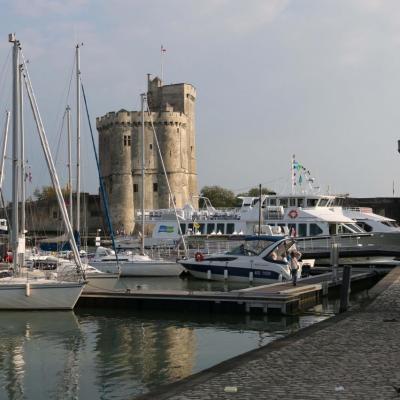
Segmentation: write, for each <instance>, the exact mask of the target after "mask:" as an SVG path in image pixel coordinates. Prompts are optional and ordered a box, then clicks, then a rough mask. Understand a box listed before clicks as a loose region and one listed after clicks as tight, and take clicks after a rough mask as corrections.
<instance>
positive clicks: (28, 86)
mask: <svg viewBox="0 0 400 400" xmlns="http://www.w3.org/2000/svg"><path fill="white" fill-rule="evenodd" d="M24 66H25V74H24V82H25V87H26V91H27V93H28V98H29V102H30V105H31V108H32V112H33V118H34V120H35V123H36V127H37V130H38V133H39V138H40V143H41V145H42V149H43V152H44V155H45V158H46V163H47V167H48V168H49V173H50V178H51V181H52V183H53V188H54V190H55V192H56V196H57V201H58V205H59V207H60V211H61V216H62V219H63V221H64V225H65V229H66V231H67V233H68V238H69V242H70V245H71V249H72V253H73V256H74V259H75V263H76V265H77V269H78V272H80V273H81V274H82V277H83V278H84V279H85V271H84V270H83V268H82V261H81V258H80V256H79V250H78V247H77V245H76V242H75V238H74V233H73V230H72V226H71V223H70V221H69V218H68V211H67V207H66V206H65V201H64V198H63V195H62V192H61V186H60V181H59V179H58V176H57V172H56V168H55V165H54V161H53V158H52V156H51V152H50V146H49V143H48V141H47V137H46V132H45V130H44V126H43V121H42V118H41V116H40V113H39V108H38V105H37V102H36V98H35V95H34V93H33V88H32V83H31V80H30V77H29V73H28V70H27V68H26V62H25V60H24Z"/></svg>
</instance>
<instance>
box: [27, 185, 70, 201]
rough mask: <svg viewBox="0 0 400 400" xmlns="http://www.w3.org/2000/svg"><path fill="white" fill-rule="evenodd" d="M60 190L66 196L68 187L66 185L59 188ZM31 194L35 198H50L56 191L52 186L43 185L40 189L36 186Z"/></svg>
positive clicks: (52, 197) (53, 196) (54, 196)
mask: <svg viewBox="0 0 400 400" xmlns="http://www.w3.org/2000/svg"><path fill="white" fill-rule="evenodd" d="M61 192H62V194H63V196H64V198H65V197H66V196H68V194H69V189H68V185H67V186H66V187H64V188H62V189H61ZM33 196H34V197H35V198H36V199H37V200H52V199H55V198H56V191H55V190H54V188H53V186H43V187H42V189H39V188H36V189H35V190H34V192H33Z"/></svg>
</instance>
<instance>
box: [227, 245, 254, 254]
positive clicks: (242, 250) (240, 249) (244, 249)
mask: <svg viewBox="0 0 400 400" xmlns="http://www.w3.org/2000/svg"><path fill="white" fill-rule="evenodd" d="M226 254H229V255H241V256H256V255H257V253H256V252H255V251H254V249H252V248H251V246H248V244H247V243H242V244H241V245H240V246H237V247H234V248H233V249H232V250H231V251H228V252H227V253H226Z"/></svg>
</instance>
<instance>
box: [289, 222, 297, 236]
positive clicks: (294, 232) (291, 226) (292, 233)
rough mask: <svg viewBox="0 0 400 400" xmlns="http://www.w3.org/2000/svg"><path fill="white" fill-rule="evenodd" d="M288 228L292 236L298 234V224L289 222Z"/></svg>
mask: <svg viewBox="0 0 400 400" xmlns="http://www.w3.org/2000/svg"><path fill="white" fill-rule="evenodd" d="M288 229H289V235H290V236H297V231H296V224H288Z"/></svg>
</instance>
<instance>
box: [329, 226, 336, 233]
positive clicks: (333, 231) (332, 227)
mask: <svg viewBox="0 0 400 400" xmlns="http://www.w3.org/2000/svg"><path fill="white" fill-rule="evenodd" d="M329 234H330V235H336V234H337V225H336V224H329Z"/></svg>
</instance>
